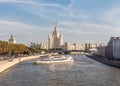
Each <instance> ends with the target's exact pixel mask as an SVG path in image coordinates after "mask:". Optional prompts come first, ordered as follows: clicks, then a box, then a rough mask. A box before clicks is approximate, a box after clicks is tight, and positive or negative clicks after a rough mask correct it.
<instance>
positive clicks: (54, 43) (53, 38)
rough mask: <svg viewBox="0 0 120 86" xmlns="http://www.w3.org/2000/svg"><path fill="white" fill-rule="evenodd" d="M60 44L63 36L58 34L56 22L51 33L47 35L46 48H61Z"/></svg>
mask: <svg viewBox="0 0 120 86" xmlns="http://www.w3.org/2000/svg"><path fill="white" fill-rule="evenodd" d="M62 45H63V36H62V35H61V34H59V32H58V29H57V24H56V25H55V27H54V31H53V33H52V35H49V36H48V48H49V49H59V48H62Z"/></svg>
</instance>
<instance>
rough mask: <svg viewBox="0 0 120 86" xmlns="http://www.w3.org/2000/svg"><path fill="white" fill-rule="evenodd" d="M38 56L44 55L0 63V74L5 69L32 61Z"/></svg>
mask: <svg viewBox="0 0 120 86" xmlns="http://www.w3.org/2000/svg"><path fill="white" fill-rule="evenodd" d="M40 56H44V55H37V56H28V57H20V58H15V59H13V60H11V61H10V60H5V61H0V73H2V72H3V71H5V70H6V69H8V68H10V67H12V66H14V65H16V64H18V63H19V62H22V61H25V60H30V59H34V58H39V57H40Z"/></svg>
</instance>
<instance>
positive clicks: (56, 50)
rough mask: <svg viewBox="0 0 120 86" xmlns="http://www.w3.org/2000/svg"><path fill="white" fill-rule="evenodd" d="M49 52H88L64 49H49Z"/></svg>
mask: <svg viewBox="0 0 120 86" xmlns="http://www.w3.org/2000/svg"><path fill="white" fill-rule="evenodd" d="M48 52H49V53H52V52H53V53H60V54H70V53H72V52H76V53H79V52H86V51H85V50H62V49H49V50H48Z"/></svg>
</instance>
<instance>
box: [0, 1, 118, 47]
mask: <svg viewBox="0 0 120 86" xmlns="http://www.w3.org/2000/svg"><path fill="white" fill-rule="evenodd" d="M55 21H57V26H58V30H59V32H60V33H61V34H62V35H63V37H64V42H70V43H74V42H77V43H79V44H84V43H94V42H95V43H107V42H108V41H109V39H110V37H112V36H115V37H116V36H120V34H119V33H120V0H0V40H8V39H9V38H10V36H11V34H13V35H14V37H15V39H16V41H17V43H23V44H27V45H30V43H31V42H36V43H40V42H43V41H44V42H46V43H47V41H48V35H50V34H52V31H53V30H54V27H55Z"/></svg>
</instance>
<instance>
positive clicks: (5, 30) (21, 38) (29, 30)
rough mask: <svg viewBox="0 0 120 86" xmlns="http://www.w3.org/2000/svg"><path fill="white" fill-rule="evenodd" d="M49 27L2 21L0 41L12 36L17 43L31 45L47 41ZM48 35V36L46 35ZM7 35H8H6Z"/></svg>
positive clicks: (0, 21)
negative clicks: (31, 43)
mask: <svg viewBox="0 0 120 86" xmlns="http://www.w3.org/2000/svg"><path fill="white" fill-rule="evenodd" d="M48 27H49V26H35V25H30V24H26V23H21V22H18V21H9V20H0V32H1V33H0V35H2V37H1V36H0V39H3V40H7V39H8V38H9V37H10V35H11V34H13V35H14V36H15V38H16V41H17V43H25V44H30V42H38V43H40V41H42V40H44V39H47V37H48V35H46V34H48V33H49V31H48V29H49V28H48ZM44 33H46V34H44ZM6 34H7V35H6Z"/></svg>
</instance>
